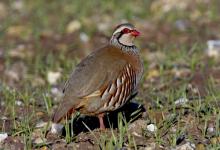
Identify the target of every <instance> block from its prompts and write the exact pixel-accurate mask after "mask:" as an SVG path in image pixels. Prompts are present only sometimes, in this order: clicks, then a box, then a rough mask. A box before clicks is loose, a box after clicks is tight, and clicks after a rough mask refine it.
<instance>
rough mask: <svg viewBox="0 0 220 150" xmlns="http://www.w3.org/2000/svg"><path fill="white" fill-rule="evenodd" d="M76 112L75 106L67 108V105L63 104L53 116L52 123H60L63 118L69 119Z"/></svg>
mask: <svg viewBox="0 0 220 150" xmlns="http://www.w3.org/2000/svg"><path fill="white" fill-rule="evenodd" d="M74 112H75V109H74V107H73V106H70V105H69V106H68V105H67V106H66V105H65V104H61V105H60V106H59V107H58V108H57V109H56V110H55V112H54V114H53V116H52V122H54V123H59V122H60V121H61V120H62V119H63V118H65V117H67V118H69V117H70V116H71V114H72V113H74Z"/></svg>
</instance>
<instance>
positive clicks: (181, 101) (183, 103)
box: [174, 97, 189, 105]
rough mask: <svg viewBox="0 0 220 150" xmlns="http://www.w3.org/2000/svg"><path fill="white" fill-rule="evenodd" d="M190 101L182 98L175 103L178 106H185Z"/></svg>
mask: <svg viewBox="0 0 220 150" xmlns="http://www.w3.org/2000/svg"><path fill="white" fill-rule="evenodd" d="M188 101H189V100H188V99H187V98H184V97H181V98H179V99H177V100H176V101H175V102H174V103H175V104H176V105H185V104H186V103H187V102H188Z"/></svg>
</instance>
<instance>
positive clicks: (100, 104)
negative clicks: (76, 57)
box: [52, 23, 143, 129]
mask: <svg viewBox="0 0 220 150" xmlns="http://www.w3.org/2000/svg"><path fill="white" fill-rule="evenodd" d="M139 35H140V33H139V32H138V31H137V30H136V29H135V28H134V26H133V25H131V24H128V23H126V24H121V25H119V26H117V27H116V29H115V31H114V32H113V35H112V37H111V40H110V42H109V43H108V44H107V45H106V46H104V47H102V48H100V49H98V50H97V51H95V52H93V53H91V54H90V55H89V56H87V57H86V58H85V59H83V60H82V61H81V62H80V63H79V64H78V65H77V66H76V68H75V70H74V71H73V73H72V74H71V75H70V78H69V80H68V81H67V82H66V85H65V87H64V90H63V92H64V96H63V100H62V102H61V104H60V105H59V107H58V108H57V109H56V111H55V113H54V115H53V118H52V121H53V122H54V123H58V122H60V121H61V120H62V118H65V117H69V116H70V114H72V113H74V112H75V111H79V112H80V113H82V114H85V115H91V116H92V115H94V116H98V118H99V123H100V128H101V129H105V125H104V123H103V116H104V114H105V113H107V112H111V111H114V110H116V109H119V108H120V107H122V106H123V105H124V104H125V103H126V102H127V101H128V100H129V99H130V98H131V97H132V96H133V95H134V94H136V90H137V85H138V83H139V81H140V79H141V76H142V74H143V65H142V61H141V59H140V57H139V49H138V48H137V47H136V46H135V45H134V43H133V41H134V39H135V37H137V36H139Z"/></svg>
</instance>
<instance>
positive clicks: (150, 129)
mask: <svg viewBox="0 0 220 150" xmlns="http://www.w3.org/2000/svg"><path fill="white" fill-rule="evenodd" d="M147 130H148V131H150V132H156V131H157V126H156V125H155V124H149V125H147Z"/></svg>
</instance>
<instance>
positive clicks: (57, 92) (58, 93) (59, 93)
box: [51, 87, 63, 99]
mask: <svg viewBox="0 0 220 150" xmlns="http://www.w3.org/2000/svg"><path fill="white" fill-rule="evenodd" d="M51 94H52V95H54V96H55V97H56V98H57V99H60V98H61V97H62V96H63V92H62V91H61V90H59V89H58V88H57V87H53V88H51Z"/></svg>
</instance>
